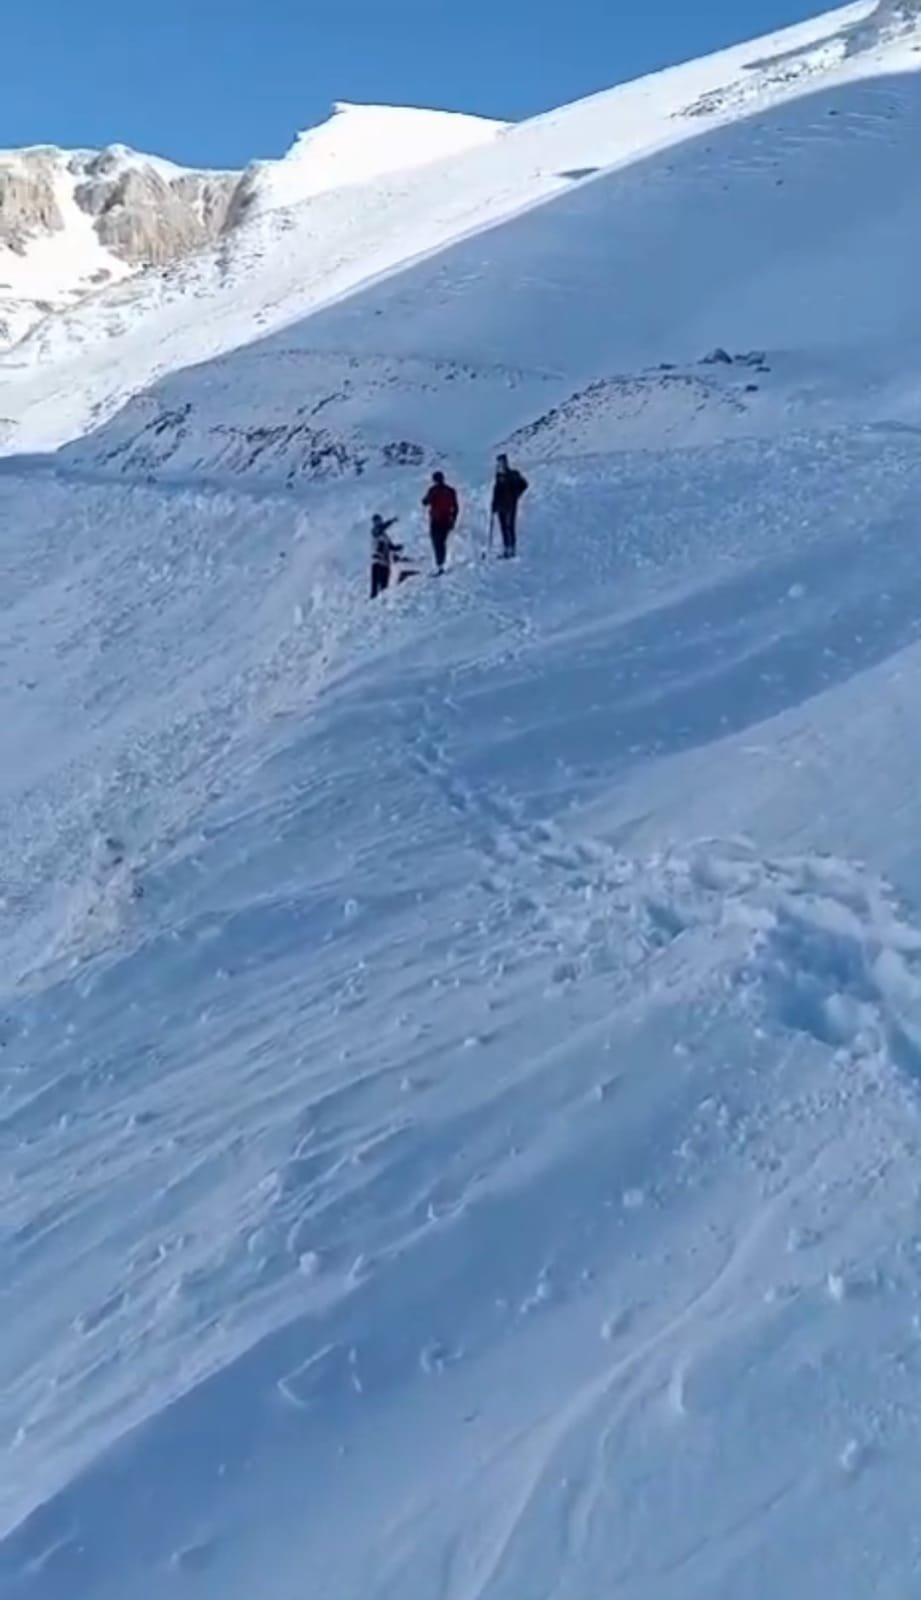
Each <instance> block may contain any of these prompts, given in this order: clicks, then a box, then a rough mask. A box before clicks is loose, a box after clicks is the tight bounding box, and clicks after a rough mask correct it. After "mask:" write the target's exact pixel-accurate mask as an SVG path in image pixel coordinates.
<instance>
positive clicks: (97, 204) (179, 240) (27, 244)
mask: <svg viewBox="0 0 921 1600" xmlns="http://www.w3.org/2000/svg"><path fill="white" fill-rule="evenodd" d="M501 127H502V124H499V123H495V122H489V121H487V120H486V119H484V118H481V117H466V116H460V115H452V114H451V113H448V112H442V111H423V110H415V109H411V108H405V109H404V108H399V107H390V106H352V105H347V104H341V105H338V106H336V107H334V109H333V114H332V116H331V117H330V118H329V119H328V120H327V121H326V122H324V123H322V124H321V125H320V126H319V127H318V128H313V129H310V130H309V131H308V132H307V133H303V134H301V135H300V137H299V138H298V140H297V141H296V142H295V144H294V146H293V147H292V149H291V150H290V151H289V152H288V154H287V155H286V156H284V157H283V158H282V159H281V160H278V161H258V162H254V163H253V164H252V165H251V166H249V167H248V168H247V169H246V171H245V172H242V173H240V172H194V171H190V170H187V169H186V168H183V167H178V166H176V165H174V164H173V163H172V162H169V161H164V160H162V159H161V158H159V157H156V156H148V155H139V154H138V153H137V152H136V151H133V150H129V149H127V148H125V147H124V146H121V145H116V146H112V147H111V148H109V149H107V150H101V151H96V150H94V151H84V150H78V151H74V150H60V149H57V148H56V147H53V146H49V147H40V148H37V149H30V150H10V151H0V349H2V348H3V347H4V346H5V345H18V344H20V343H21V341H22V340H23V339H24V338H25V335H26V334H27V333H28V332H29V331H30V329H32V328H34V327H36V325H38V324H40V325H41V326H40V330H39V332H38V333H37V334H36V336H35V340H34V341H33V346H32V348H34V349H37V350H38V351H39V352H41V351H43V350H44V349H45V348H46V347H47V344H48V342H49V341H50V342H51V343H52V344H53V343H54V339H55V334H54V331H53V330H54V328H55V326H56V325H55V322H54V318H55V316H56V314H59V313H61V312H63V311H68V310H70V308H72V307H74V306H78V307H80V308H81V309H80V311H79V312H78V314H77V322H78V325H79V321H80V317H81V316H82V315H84V314H85V302H86V301H87V299H88V298H90V297H92V298H93V299H94V302H95V301H96V300H99V299H100V297H101V291H102V289H103V288H104V287H105V286H106V285H107V284H111V283H113V282H115V283H118V282H120V281H121V280H123V279H124V278H126V277H129V276H131V275H132V274H134V273H136V272H138V271H139V270H140V269H142V268H163V267H164V266H168V265H169V264H171V263H174V262H181V261H184V260H186V259H187V258H188V257H190V256H193V255H195V254H196V253H197V252H200V251H201V250H203V249H204V248H205V247H206V246H208V245H213V246H214V247H215V248H216V249H218V250H219V251H220V250H222V249H225V248H227V241H228V240H229V239H232V237H233V235H234V234H235V232H236V231H237V229H238V228H240V227H241V226H245V225H246V223H247V222H248V221H249V220H251V219H252V218H254V217H255V216H257V215H259V214H260V213H265V212H271V211H273V210H277V209H278V208H280V207H285V206H290V205H292V204H295V203H296V202H297V201H301V200H304V199H306V198H307V197H309V196H313V195H317V194H322V193H324V192H325V191H326V190H329V189H336V188H342V187H344V186H348V185H351V184H355V183H360V182H363V181H365V180H367V179H371V178H375V177H378V176H379V175H380V174H382V173H393V172H399V171H401V170H404V169H408V168H413V167H418V166H424V165H425V164H426V163H427V162H430V161H434V160H437V159H438V158H439V157H441V156H444V155H448V154H453V153H454V152H456V151H458V150H465V149H469V148H471V147H472V146H474V145H476V144H480V143H483V142H485V141H488V140H490V139H492V138H493V137H494V136H495V135H496V133H498V132H499V131H500V130H501ZM221 259H223V256H221ZM171 281H172V280H171V279H170V278H169V277H168V276H167V277H165V278H164V277H163V276H162V275H160V276H155V277H154V281H153V283H152V284H151V283H145V284H144V287H143V288H138V286H137V285H133V286H132V288H131V289H130V290H129V291H127V300H126V299H125V291H123V292H122V294H121V295H120V296H119V297H117V298H116V302H115V303H116V305H121V304H125V303H127V304H129V305H130V304H131V303H132V300H133V298H134V297H137V298H138V299H139V301H140V302H141V303H143V300H144V297H145V294H146V295H148V296H151V295H152V297H153V299H154V300H155V301H156V300H157V299H161V300H162V298H163V297H164V296H166V297H167V298H168V294H169V284H170V282H171ZM98 314H99V315H101V316H102V317H103V319H104V325H105V327H106V329H107V331H108V332H111V331H112V324H111V320H108V321H106V320H105V319H106V318H107V315H108V313H107V311H106V309H105V306H103V308H102V309H101V310H100V312H99V313H98ZM95 315H97V313H96V311H95V310H93V311H90V312H89V318H90V322H91V323H92V320H93V317H94V316H95ZM63 326H64V328H65V330H66V329H67V328H68V327H69V323H67V322H66V321H65V322H64V324H63ZM65 337H66V335H65ZM77 337H78V339H79V335H78V336H77ZM21 359H22V357H21V355H20V353H19V352H17V354H16V356H15V357H14V365H16V366H18V365H19V363H20V361H21ZM25 359H26V360H27V359H28V357H26V358H25Z"/></svg>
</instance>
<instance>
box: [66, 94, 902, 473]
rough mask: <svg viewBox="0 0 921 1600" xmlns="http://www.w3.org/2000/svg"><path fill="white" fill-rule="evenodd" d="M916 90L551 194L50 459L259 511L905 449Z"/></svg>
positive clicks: (815, 104)
mask: <svg viewBox="0 0 921 1600" xmlns="http://www.w3.org/2000/svg"><path fill="white" fill-rule="evenodd" d="M919 81H921V80H919V77H918V75H917V74H916V73H913V74H903V75H902V76H895V75H889V76H887V77H885V78H884V77H881V76H879V75H875V76H872V77H870V78H868V79H859V80H857V81H854V80H852V79H846V80H845V81H844V82H840V83H827V84H826V85H825V86H824V87H823V88H822V89H821V91H817V92H816V93H815V94H813V95H812V96H810V97H806V98H800V99H797V100H796V101H795V102H793V103H792V104H785V105H781V106H776V107H774V108H770V109H768V110H766V111H764V112H762V113H761V114H760V115H759V116H749V117H746V118H744V119H741V120H739V121H738V122H737V123H735V124H733V125H731V126H729V127H725V128H723V129H721V130H718V131H716V132H714V133H712V134H711V135H709V136H708V137H707V139H706V143H705V147H703V148H702V147H701V145H700V144H699V143H698V142H697V141H696V140H693V139H692V140H688V141H686V142H685V144H684V145H683V146H682V147H681V148H677V149H676V148H674V147H672V148H670V149H669V150H667V151H665V152H662V153H661V154H659V155H658V156H653V157H650V158H648V159H647V160H645V161H644V162H642V163H640V164H637V165H635V166H628V167H625V168H621V169H618V170H615V171H613V172H611V173H608V174H604V175H601V176H599V177H597V178H595V179H594V180H593V181H591V182H588V183H578V184H576V185H575V186H570V187H569V189H568V190H567V192H566V193H565V194H564V195H562V196H560V197H558V198H556V199H554V200H553V201H551V202H548V203H546V204H545V205H544V206H543V207H540V208H535V209H532V210H529V211H526V212H524V213H523V214H522V215H520V216H519V217H517V218H515V219H514V220H512V221H510V222H508V223H506V224H505V225H504V226H502V227H501V228H497V229H493V230H491V231H488V232H486V233H480V234H476V235H474V236H473V237H471V238H468V239H466V240H464V241H462V242H461V243H458V244H455V245H454V246H452V247H451V248H449V249H446V250H444V251H442V252H441V253H439V254H438V255H435V256H432V257H431V258H429V259H427V260H426V261H423V262H421V263H419V264H418V265H416V266H415V267H413V268H411V269H408V270H407V271H405V272H403V273H401V274H397V275H392V276H390V277H387V278H385V279H384V280H383V281H382V282H380V283H377V284H375V285H373V286H372V287H370V288H368V289H366V290H365V291H364V292H362V293H361V294H358V295H355V296H352V297H349V298H347V299H344V300H343V301H342V302H340V303H339V304H338V305H336V306H333V307H330V308H329V309H327V310H322V311H319V312H317V313H315V314H314V315H313V316H311V317H309V318H307V319H305V320H303V321H302V322H301V323H299V324H298V325H296V326H295V327H292V328H289V329H286V330H285V331H284V333H281V334H276V335H273V336H272V337H271V338H269V339H267V340H263V341H261V342H260V343H258V344H254V345H252V346H250V347H248V348H247V349H246V350H245V351H238V352H236V353H234V354H233V355H232V356H228V357H225V358H223V359H222V360H220V361H218V362H214V363H206V364H204V365H203V366H201V367H198V368H194V369H192V370H190V371H184V372H181V373H178V374H176V375H175V376H173V377H172V378H170V379H168V380H165V381H164V382H163V383H162V384H160V385H158V386H157V387H156V388H154V389H152V390H148V391H146V392H145V393H143V394H142V395H140V396H138V397H137V398H136V399H135V400H134V401H132V402H130V403H129V404H128V405H127V406H125V407H124V408H123V409H122V411H121V412H120V413H119V414H118V415H117V416H116V417H114V418H113V419H112V420H111V421H110V422H109V423H108V424H107V425H104V426H103V427H101V428H99V429H97V430H96V431H95V432H93V433H91V434H89V435H87V436H85V437H84V438H83V439H80V440H78V441H76V442H75V444H74V445H72V446H68V447H66V449H65V451H64V454H63V459H64V460H66V461H67V462H68V463H69V464H72V465H74V466H77V467H79V468H81V469H82V470H86V469H90V470H93V471H97V472H103V473H116V472H117V473H122V474H126V475H128V476H129V477H137V476H139V475H146V474H149V473H154V474H156V475H157V476H159V477H165V476H168V477H171V478H172V479H174V480H179V481H184V480H188V479H189V478H190V477H201V476H202V475H203V474H207V475H209V476H211V477H212V478H219V479H222V480H223V481H230V480H233V479H237V480H239V479H241V478H248V479H250V480H252V481H255V480H258V481H261V482H262V483H265V484H274V485H279V486H280V485H282V484H284V483H287V484H298V483H304V482H309V481H311V480H317V479H325V480H330V479H339V480H341V479H342V478H345V477H367V476H368V475H369V474H371V473H375V472H377V471H380V470H381V469H386V468H389V467H396V468H398V467H400V466H401V465H405V464H407V463H413V464H415V465H416V466H418V467H429V466H433V465H435V464H436V462H442V463H443V462H444V461H445V460H448V461H450V462H451V463H452V464H457V463H464V465H465V466H467V465H468V463H469V467H470V468H471V469H474V470H475V463H477V462H478V461H479V460H481V459H482V456H483V454H484V453H491V452H492V450H493V449H494V448H495V447H497V446H498V445H500V444H502V445H504V446H505V447H507V448H511V449H513V450H515V451H517V452H522V453H524V455H525V456H526V457H529V458H535V457H536V458H537V459H541V460H547V459H550V458H553V459H571V458H573V457H575V456H586V455H591V454H605V453H610V452H612V451H627V450H632V449H637V448H642V447H643V446H649V447H651V448H658V447H660V446H661V445H663V444H664V443H673V444H674V445H676V446H683V445H689V444H696V445H699V444H705V443H713V442H716V441H718V440H720V439H739V438H744V437H752V436H762V437H778V436H782V435H784V434H785V433H788V432H789V431H790V430H791V428H811V429H818V428H820V427H827V428H829V429H831V430H835V429H837V428H838V427H840V425H841V424H842V422H844V421H845V420H847V421H848V422H850V423H855V424H856V423H863V424H872V425H877V426H909V427H917V426H919V425H921V390H919V385H918V378H917V366H916V363H915V362H914V357H913V354H912V352H913V350H914V348H915V347H916V346H917V345H918V343H919V342H921V281H919V278H918V275H917V274H916V273H915V271H914V266H913V263H914V261H915V259H916V257H918V256H919V255H921V219H919V211H918V207H917V204H916V189H917V182H916V172H915V151H916V149H917V148H918V147H919V144H921V93H919ZM678 259H680V261H681V271H680V273H675V272H673V271H672V265H671V264H672V263H673V262H675V261H676V260H678ZM881 260H888V261H889V262H890V269H889V272H888V275H887V278H886V281H885V287H884V288H883V287H882V285H881V282H880V273H879V262H880V261H881Z"/></svg>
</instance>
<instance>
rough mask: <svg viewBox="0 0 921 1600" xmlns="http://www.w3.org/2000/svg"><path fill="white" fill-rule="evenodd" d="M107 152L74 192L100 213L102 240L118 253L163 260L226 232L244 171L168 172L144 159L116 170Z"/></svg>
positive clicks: (141, 261)
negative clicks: (173, 174)
mask: <svg viewBox="0 0 921 1600" xmlns="http://www.w3.org/2000/svg"><path fill="white" fill-rule="evenodd" d="M106 154H107V153H106V152H103V155H102V157H100V158H99V159H98V160H97V162H95V163H93V164H92V165H91V166H90V167H89V168H88V169H87V173H86V177H85V178H84V180H83V181H82V182H81V183H78V184H77V187H76V189H75V191H74V198H75V200H76V202H77V205H78V206H79V207H80V209H81V210H82V211H85V212H86V213H87V214H88V215H90V216H92V217H94V218H95V219H96V232H97V235H98V237H99V240H100V243H101V244H103V245H104V246H105V248H106V249H107V250H111V252H112V254H113V255H115V256H117V257H118V258H119V259H120V260H122V261H125V262H127V263H129V264H130V265H132V266H163V265H164V264H165V263H166V262H168V261H175V260H177V259H178V258H179V257H182V256H185V255H189V254H190V253H191V252H192V251H193V250H200V249H201V248H202V247H203V246H204V245H206V244H212V243H213V242H214V241H215V240H216V239H219V238H220V237H221V235H222V234H223V232H224V230H225V227H226V225H227V221H228V216H229V213H230V209H231V205H232V202H233V198H234V194H235V192H236V190H237V187H238V184H239V182H240V178H239V174H237V173H220V172H216V173H200V172H181V173H178V174H177V175H175V176H170V177H166V176H164V175H163V173H162V172H161V171H159V170H158V169H157V168H156V167H154V166H152V165H149V164H142V163H139V164H137V165H131V166H128V167H124V166H121V167H119V166H118V165H115V167H114V170H113V168H112V166H111V165H110V164H109V163H108V162H107V161H106V159H105V157H106Z"/></svg>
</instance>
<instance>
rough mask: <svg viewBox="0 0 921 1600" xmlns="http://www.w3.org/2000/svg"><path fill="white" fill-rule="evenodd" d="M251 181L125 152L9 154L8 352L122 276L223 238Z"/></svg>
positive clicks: (1, 319) (2, 328) (0, 256)
mask: <svg viewBox="0 0 921 1600" xmlns="http://www.w3.org/2000/svg"><path fill="white" fill-rule="evenodd" d="M243 181H244V180H243V175H242V174H240V173H237V172H193V171H187V170H185V169H183V168H181V167H174V166H173V165H172V164H171V163H169V162H165V161H159V160H157V159H156V158H154V157H148V156H142V155H138V154H136V153H135V152H134V151H132V150H128V149H126V148H124V147H123V146H113V147H111V148H109V149H107V150H100V151H67V150H59V149H57V148H55V147H51V146H48V147H45V146H42V147H38V148H34V149H29V150H13V151H6V152H0V346H2V345H3V344H6V345H9V344H11V343H14V342H15V341H16V340H17V339H19V338H21V337H22V336H23V334H24V333H26V332H27V331H28V329H29V328H30V327H32V326H33V325H34V324H35V323H36V322H37V321H38V320H39V319H40V318H41V317H42V316H45V315H47V314H48V313H49V312H51V311H55V310H60V309H63V308H64V307H66V306H69V305H72V304H74V303H75V301H77V300H79V299H81V298H83V297H84V296H85V295H86V294H88V293H92V292H93V290H94V289H97V288H99V287H101V286H103V285H104V284H106V283H108V282H111V281H112V280H113V279H117V278H119V277H124V276H126V275H127V274H128V273H130V272H134V271H137V270H138V269H140V268H143V267H155V266H164V265H165V264H167V263H168V262H171V261H176V260H178V259H180V258H182V257H183V256H186V255H189V254H190V253H192V252H193V251H195V250H199V249H201V248H202V247H203V246H205V245H208V244H211V243H213V242H214V241H215V240H217V239H219V238H220V237H221V236H222V235H223V233H224V232H225V231H226V230H227V229H228V228H229V227H231V226H233V224H234V221H235V219H236V217H237V216H238V215H239V214H241V211H242V205H237V204H236V197H237V195H238V192H239V191H240V190H241V186H242V185H243Z"/></svg>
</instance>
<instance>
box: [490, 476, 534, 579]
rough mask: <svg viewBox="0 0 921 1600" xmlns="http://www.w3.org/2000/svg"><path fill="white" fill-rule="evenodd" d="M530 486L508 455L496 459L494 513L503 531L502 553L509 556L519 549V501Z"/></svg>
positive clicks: (493, 492) (493, 494) (493, 496)
mask: <svg viewBox="0 0 921 1600" xmlns="http://www.w3.org/2000/svg"><path fill="white" fill-rule="evenodd" d="M527 487H528V480H527V478H524V477H522V475H521V473H520V472H519V471H518V469H517V467H510V466H509V464H508V456H506V455H501V456H499V457H498V458H497V461H496V481H495V483H494V485H493V491H492V513H493V516H495V517H498V519H499V528H500V530H501V533H502V554H503V556H506V557H509V556H513V555H515V554H516V551H517V522H518V502H519V501H520V499H521V497H522V495H523V494H524V493H525V490H526V489H527Z"/></svg>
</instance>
